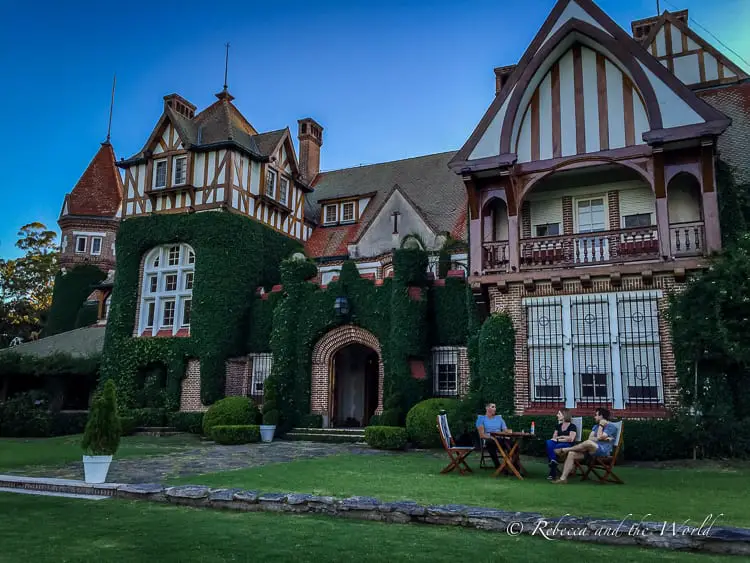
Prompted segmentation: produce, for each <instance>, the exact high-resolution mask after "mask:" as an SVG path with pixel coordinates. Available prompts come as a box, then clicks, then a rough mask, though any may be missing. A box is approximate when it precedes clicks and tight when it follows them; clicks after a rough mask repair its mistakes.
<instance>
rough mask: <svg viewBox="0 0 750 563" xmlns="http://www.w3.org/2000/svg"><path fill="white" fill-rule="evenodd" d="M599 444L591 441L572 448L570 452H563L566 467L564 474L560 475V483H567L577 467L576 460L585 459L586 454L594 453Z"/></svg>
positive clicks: (564, 466)
mask: <svg viewBox="0 0 750 563" xmlns="http://www.w3.org/2000/svg"><path fill="white" fill-rule="evenodd" d="M596 448H597V444H596V442H593V441H591V440H586V441H585V442H581V443H580V444H578V445H576V446H573V447H572V448H570V449H568V450H563V453H564V454H565V456H566V457H565V465H563V472H562V475H560V479H559V480H560V481H567V480H568V475H570V474H571V473H572V472H573V468H574V467H575V462H576V460H581V459H583V456H584V454H585V453H586V452H589V453H594V452H595V451H596Z"/></svg>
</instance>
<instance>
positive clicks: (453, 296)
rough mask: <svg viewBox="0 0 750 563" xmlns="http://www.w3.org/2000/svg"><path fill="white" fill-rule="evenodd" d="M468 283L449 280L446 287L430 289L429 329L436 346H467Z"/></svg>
mask: <svg viewBox="0 0 750 563" xmlns="http://www.w3.org/2000/svg"><path fill="white" fill-rule="evenodd" d="M466 298H467V296H466V282H465V281H464V280H463V279H461V278H448V279H446V280H445V285H444V286H437V285H436V286H433V287H432V288H430V299H429V305H430V307H429V310H428V319H429V321H428V328H429V330H430V335H429V338H430V342H432V343H433V345H435V346H465V345H466V340H467V338H468V331H469V319H468V314H469V309H468V308H467V306H466Z"/></svg>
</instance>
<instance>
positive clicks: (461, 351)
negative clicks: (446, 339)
mask: <svg viewBox="0 0 750 563" xmlns="http://www.w3.org/2000/svg"><path fill="white" fill-rule="evenodd" d="M469 376H470V371H469V353H468V350H467V348H466V347H465V346H461V347H459V348H458V393H459V395H460V396H461V397H465V396H466V395H468V393H469Z"/></svg>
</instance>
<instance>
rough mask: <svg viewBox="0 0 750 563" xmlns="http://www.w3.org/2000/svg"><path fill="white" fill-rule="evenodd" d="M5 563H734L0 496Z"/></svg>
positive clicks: (449, 532) (309, 520)
mask: <svg viewBox="0 0 750 563" xmlns="http://www.w3.org/2000/svg"><path fill="white" fill-rule="evenodd" d="M0 513H2V514H6V515H12V517H8V518H3V525H2V526H0V545H2V550H0V562H5V561H8V562H10V561H13V562H16V561H34V562H35V563H41V562H45V561H54V562H57V561H87V562H88V561H118V562H121V561H139V562H140V561H159V562H163V561H211V562H214V561H301V562H304V561H311V562H315V563H322V562H328V561H346V562H348V561H358V562H367V561H373V562H376V561H377V562H380V561H425V562H426V561H430V562H432V561H451V562H453V563H455V562H456V561H458V560H468V561H472V562H479V561H531V562H534V561H539V562H542V561H543V562H546V563H548V562H550V561H554V562H555V563H580V562H581V561H618V562H620V561H621V562H633V563H650V562H654V563H656V562H657V561H675V562H677V561H679V562H683V561H687V562H696V563H710V562H714V561H722V562H724V561H737V560H738V559H737V558H729V557H722V556H708V555H697V554H692V553H676V552H670V551H665V550H646V549H638V548H631V547H615V546H596V545H592V544H585V543H578V542H575V543H573V542H565V541H547V540H544V539H539V538H533V537H527V536H523V537H509V536H507V535H505V534H501V533H489V532H482V531H478V530H467V529H460V528H449V527H437V526H417V525H402V524H384V523H381V522H359V521H349V520H339V519H332V518H324V517H317V516H291V515H279V514H270V513H230V512H216V511H211V510H196V509H189V508H181V507H174V506H165V505H159V504H151V503H146V502H138V501H132V502H125V501H120V500H104V501H99V502H94V501H85V500H76V499H66V498H51V497H37V496H27V495H18V494H3V493H0Z"/></svg>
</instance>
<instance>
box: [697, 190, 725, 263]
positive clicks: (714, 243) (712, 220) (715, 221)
mask: <svg viewBox="0 0 750 563" xmlns="http://www.w3.org/2000/svg"><path fill="white" fill-rule="evenodd" d="M702 195H703V228H704V229H705V231H706V247H705V249H704V250H706V251H707V252H708V253H709V254H710V253H712V252H718V251H719V250H721V228H720V227H719V202H718V201H717V199H716V192H715V191H713V192H703V194H702Z"/></svg>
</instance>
